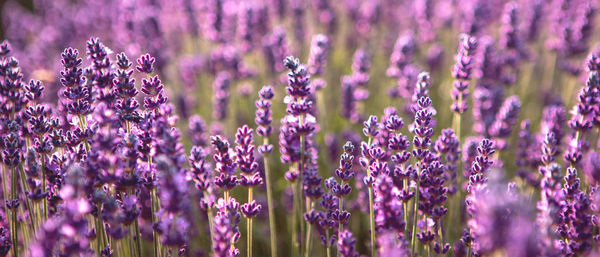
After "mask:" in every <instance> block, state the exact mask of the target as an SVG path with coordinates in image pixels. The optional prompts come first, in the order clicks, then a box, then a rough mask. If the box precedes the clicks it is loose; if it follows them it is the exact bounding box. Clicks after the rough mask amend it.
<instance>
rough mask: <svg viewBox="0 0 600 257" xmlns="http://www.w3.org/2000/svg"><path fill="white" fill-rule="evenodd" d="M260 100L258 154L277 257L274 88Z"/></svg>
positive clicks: (265, 91)
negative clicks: (272, 155)
mask: <svg viewBox="0 0 600 257" xmlns="http://www.w3.org/2000/svg"><path fill="white" fill-rule="evenodd" d="M258 96H259V98H260V99H259V100H257V101H256V108H257V110H256V118H255V122H256V124H257V125H258V128H257V129H256V132H257V133H258V134H259V135H261V136H262V137H263V144H262V145H261V146H260V147H258V152H259V153H260V154H261V155H262V157H263V166H264V169H265V183H266V187H267V207H268V212H269V236H270V240H271V256H273V257H277V227H276V226H275V206H273V188H272V185H271V183H273V182H272V181H271V172H270V167H269V154H270V153H271V152H272V151H273V145H271V144H269V136H270V135H271V134H272V133H273V127H272V126H271V122H272V121H273V118H272V112H271V99H273V97H274V96H275V94H274V93H273V87H271V86H264V87H263V88H262V89H261V90H260V92H259V93H258Z"/></svg>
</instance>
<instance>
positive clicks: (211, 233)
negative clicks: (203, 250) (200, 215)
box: [155, 207, 215, 251]
mask: <svg viewBox="0 0 600 257" xmlns="http://www.w3.org/2000/svg"><path fill="white" fill-rule="evenodd" d="M206 216H208V228H209V230H210V248H211V249H212V248H213V247H214V245H215V242H214V239H213V235H214V230H213V215H212V208H210V207H209V208H208V209H207V210H206ZM155 248H156V246H155ZM155 251H156V250H155Z"/></svg>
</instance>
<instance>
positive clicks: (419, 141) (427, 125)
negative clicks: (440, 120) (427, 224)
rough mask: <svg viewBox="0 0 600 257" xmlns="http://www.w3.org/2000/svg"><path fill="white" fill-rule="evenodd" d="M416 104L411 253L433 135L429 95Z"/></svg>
mask: <svg viewBox="0 0 600 257" xmlns="http://www.w3.org/2000/svg"><path fill="white" fill-rule="evenodd" d="M417 105H418V107H419V110H418V111H417V112H416V113H415V126H414V128H413V131H412V132H413V133H414V134H415V137H414V138H413V146H414V149H413V152H412V155H413V156H414V157H415V159H416V160H415V161H416V165H415V168H416V175H415V180H416V181H415V182H416V188H415V198H414V206H413V224H412V237H411V252H412V253H413V254H415V253H416V249H417V244H418V241H417V220H418V217H419V200H420V199H419V194H420V191H421V189H420V187H421V176H422V175H423V172H424V168H425V167H424V166H425V163H424V162H426V161H428V160H427V159H428V158H430V156H429V155H430V154H431V152H430V149H429V148H430V146H431V136H433V119H432V116H433V113H432V112H431V110H430V106H431V99H429V97H427V96H424V97H421V98H419V100H418V101H417Z"/></svg>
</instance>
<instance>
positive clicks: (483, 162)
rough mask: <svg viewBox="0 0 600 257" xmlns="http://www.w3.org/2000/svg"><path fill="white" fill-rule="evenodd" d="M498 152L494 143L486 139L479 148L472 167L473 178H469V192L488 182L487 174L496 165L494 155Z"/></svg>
mask: <svg viewBox="0 0 600 257" xmlns="http://www.w3.org/2000/svg"><path fill="white" fill-rule="evenodd" d="M495 152H496V150H495V146H494V142H493V141H491V140H489V139H487V138H484V139H483V140H481V142H480V143H479V146H478V147H477V156H476V157H475V161H474V162H473V165H472V166H471V176H470V177H469V187H468V188H467V191H469V192H470V191H471V190H472V188H473V187H474V186H475V185H482V184H485V183H486V182H487V177H486V173H487V172H488V170H489V168H490V167H491V166H492V164H494V161H493V160H492V155H493V154H494V153H495Z"/></svg>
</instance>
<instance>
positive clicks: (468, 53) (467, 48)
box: [452, 34, 477, 114]
mask: <svg viewBox="0 0 600 257" xmlns="http://www.w3.org/2000/svg"><path fill="white" fill-rule="evenodd" d="M476 50H477V39H475V37H472V36H469V35H466V34H462V35H461V37H460V43H459V46H458V54H457V55H456V65H454V66H453V67H452V76H453V77H454V79H455V80H454V84H453V86H454V89H453V90H452V100H453V102H452V111H454V112H456V113H459V114H462V113H464V112H466V111H467V109H468V108H469V106H468V105H467V97H468V96H469V91H468V87H469V81H470V80H471V73H472V70H473V62H474V56H475V51H476Z"/></svg>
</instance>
